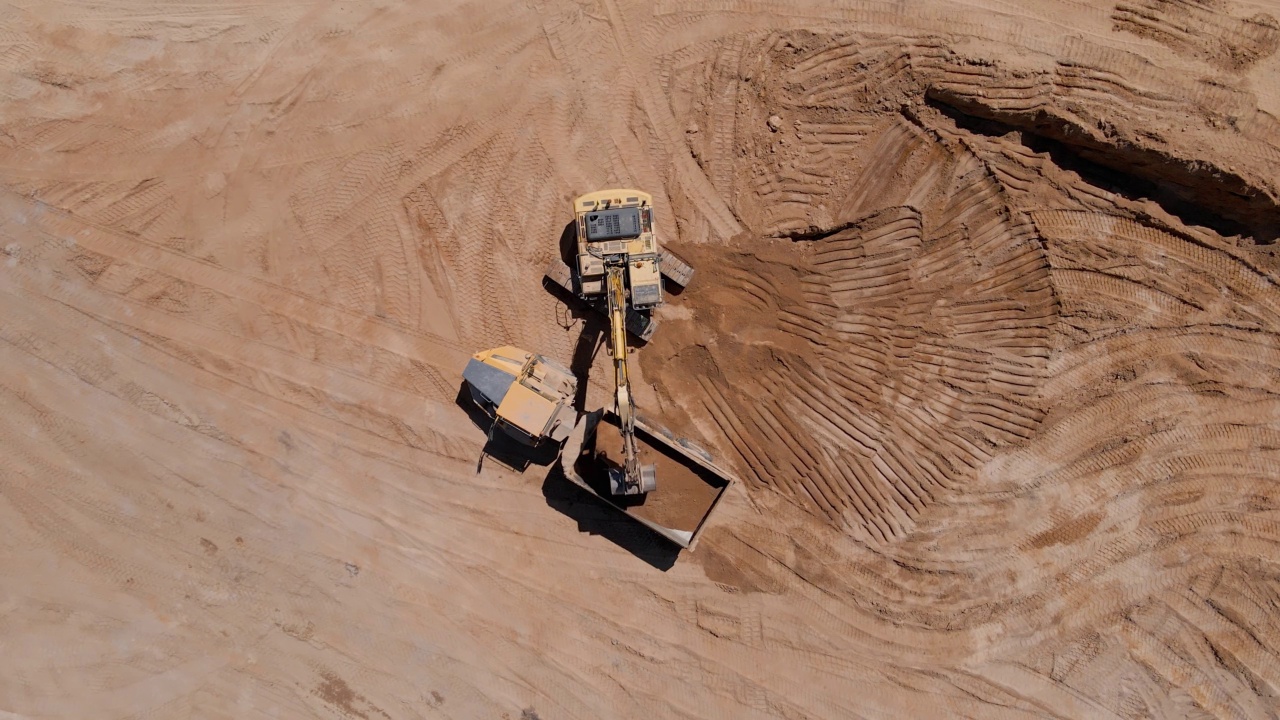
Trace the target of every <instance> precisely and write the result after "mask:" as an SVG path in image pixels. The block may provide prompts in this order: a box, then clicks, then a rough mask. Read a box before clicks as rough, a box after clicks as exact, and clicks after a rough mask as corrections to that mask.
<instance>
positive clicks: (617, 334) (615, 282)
mask: <svg viewBox="0 0 1280 720" xmlns="http://www.w3.org/2000/svg"><path fill="white" fill-rule="evenodd" d="M626 267H627V266H626V263H620V264H612V263H611V264H610V265H609V266H608V268H607V271H608V272H607V277H606V282H607V284H608V287H607V296H608V309H609V353H610V355H611V356H612V357H613V375H614V393H615V394H614V402H615V404H616V406H617V412H618V420H619V422H620V428H619V430H620V432H621V435H622V452H623V457H624V458H625V461H624V465H623V468H622V471H621V472H620V473H619V472H616V471H615V472H613V473H611V475H610V481H611V482H610V484H611V485H612V486H613V487H612V490H613V494H614V495H640V494H642V493H646V492H650V491H652V490H654V489H656V488H657V468H655V467H654V466H653V465H643V466H642V465H641V464H640V457H639V453H638V451H637V450H636V409H635V403H634V401H633V400H632V399H631V379H630V377H628V375H627V324H626V307H627V302H626V301H627V298H626V286H625V284H624V282H623V273H624V272H625V271H626Z"/></svg>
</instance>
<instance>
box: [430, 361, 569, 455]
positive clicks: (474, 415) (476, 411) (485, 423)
mask: <svg viewBox="0 0 1280 720" xmlns="http://www.w3.org/2000/svg"><path fill="white" fill-rule="evenodd" d="M454 402H455V403H456V404H457V405H458V407H460V408H462V410H463V412H465V413H466V414H467V417H469V418H471V422H473V423H475V426H476V427H478V428H480V429H481V430H482V431H484V433H485V434H486V435H487V436H488V440H486V441H485V444H484V450H482V451H481V454H480V457H479V458H478V459H477V460H476V472H480V470H481V468H483V467H484V461H485V458H490V459H493V460H496V461H498V462H499V463H501V464H503V465H506V466H507V467H509V468H511V469H512V470H515V471H517V472H524V471H525V470H527V469H528V468H529V466H530V465H551V464H552V463H554V462H555V461H556V458H557V457H558V456H559V450H560V449H559V447H557V446H555V445H554V444H551V443H544V445H543V446H541V447H536V448H535V447H529V446H528V445H525V444H524V443H521V442H519V441H517V440H516V439H515V438H513V437H511V436H509V435H507V434H506V433H504V432H502V431H501V430H499V429H497V428H496V427H494V422H495V421H494V418H493V417H492V416H491V415H489V414H488V413H486V412H485V411H484V410H482V409H481V408H480V406H478V405H476V403H475V401H474V400H472V399H471V393H470V391H469V390H468V389H467V383H466V382H465V381H464V382H463V383H462V385H461V386H460V387H459V388H458V397H457V399H455V400H454Z"/></svg>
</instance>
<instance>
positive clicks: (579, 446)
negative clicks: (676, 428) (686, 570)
mask: <svg viewBox="0 0 1280 720" xmlns="http://www.w3.org/2000/svg"><path fill="white" fill-rule="evenodd" d="M617 423H618V420H617V417H616V416H615V415H614V414H613V413H607V412H605V411H597V412H593V413H587V414H585V415H584V416H583V417H582V420H580V421H579V422H578V425H577V427H575V428H574V431H573V433H571V434H570V436H569V439H568V440H567V441H566V443H565V446H564V450H563V452H562V453H561V455H560V462H561V467H562V468H563V470H564V474H565V476H566V477H568V478H569V480H570V481H571V482H573V483H574V484H575V485H578V486H579V487H581V488H583V489H584V490H586V491H587V492H590V493H591V494H593V495H595V496H597V497H599V498H600V499H601V500H603V501H604V502H606V503H608V504H609V505H612V506H613V507H614V508H616V509H617V510H619V511H620V512H623V513H625V514H627V515H629V516H631V517H632V518H633V519H635V520H636V521H637V522H639V523H640V524H642V525H645V526H646V527H648V528H649V529H651V530H653V531H654V532H656V533H658V534H659V535H661V536H662V537H664V538H666V539H667V540H670V541H671V542H673V543H675V544H676V545H679V546H680V547H684V548H691V547H693V546H694V544H695V543H696V542H697V539H698V536H699V535H700V534H701V531H702V529H703V527H705V525H706V521H707V519H708V518H709V517H710V516H711V513H712V512H713V511H714V510H715V507H716V505H717V504H719V502H720V499H721V498H722V497H723V496H724V492H725V490H727V489H728V487H729V485H730V484H732V483H733V480H734V478H733V477H732V476H731V475H730V474H729V473H728V472H727V471H725V470H724V469H723V468H721V467H719V466H717V465H716V464H715V463H714V462H713V461H712V459H711V456H710V455H708V454H707V453H706V452H705V451H703V450H702V449H701V448H698V447H697V446H695V445H693V444H691V443H688V442H687V441H682V440H680V439H677V438H675V437H674V436H673V435H671V433H669V432H667V431H666V430H664V429H661V428H658V427H655V426H652V425H650V424H648V423H646V422H644V421H643V420H642V419H638V420H637V422H636V429H637V431H638V432H637V437H636V440H637V444H638V445H639V446H640V447H639V449H640V462H641V463H646V464H647V463H653V464H655V465H657V466H658V489H657V490H655V491H653V492H651V493H648V494H647V495H641V496H615V495H613V494H611V493H610V492H609V481H608V468H609V466H610V465H615V466H621V447H622V440H621V435H620V434H619V432H618V425H617Z"/></svg>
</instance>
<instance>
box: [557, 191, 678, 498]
mask: <svg viewBox="0 0 1280 720" xmlns="http://www.w3.org/2000/svg"><path fill="white" fill-rule="evenodd" d="M573 209H574V215H575V220H576V228H575V229H576V236H577V252H576V255H575V258H574V263H573V265H574V267H573V268H572V269H570V268H569V267H568V266H567V265H565V263H563V262H562V261H560V260H558V259H557V260H556V261H554V262H552V264H551V267H550V268H548V270H547V277H548V278H549V279H551V280H552V281H554V282H556V283H557V284H559V285H560V286H561V287H563V288H564V289H565V290H567V291H569V292H571V293H573V294H575V295H577V296H578V297H579V298H581V299H583V300H585V301H586V302H587V303H588V304H591V305H592V306H593V307H595V308H597V309H599V310H601V311H602V312H604V313H605V314H606V315H607V316H608V318H609V354H610V356H611V357H612V359H613V372H614V388H615V393H614V400H615V404H616V412H617V415H618V419H619V421H620V427H619V430H620V433H621V435H622V441H623V448H622V450H623V456H624V458H625V463H624V466H623V467H622V468H621V469H620V470H618V471H615V472H611V473H610V486H611V490H612V492H613V494H615V495H640V494H643V493H647V492H651V491H652V490H654V489H655V488H656V487H657V471H656V468H655V467H654V466H653V465H641V464H640V460H639V454H638V452H637V450H636V439H635V423H636V412H635V401H634V399H633V398H632V395H631V380H630V377H629V375H628V371H627V333H628V331H630V332H631V333H632V334H633V335H636V336H637V337H639V338H640V339H641V340H648V339H649V337H650V336H652V335H653V331H654V329H655V327H656V325H655V323H654V321H653V318H652V315H651V314H650V311H651V310H652V309H653V308H655V307H657V306H658V305H661V304H662V281H663V278H664V277H665V278H667V279H668V280H671V281H672V282H675V283H676V284H678V285H681V286H684V285H686V284H688V282H689V280H690V279H691V278H692V277H693V268H691V267H689V265H688V264H687V263H685V262H684V261H683V260H681V259H680V258H678V257H676V256H675V255H674V254H673V253H671V252H670V251H668V250H665V249H663V248H661V247H659V245H658V239H657V236H656V235H655V233H654V227H653V196H651V195H650V194H649V193H646V192H641V191H639V190H631V189H614V190H599V191H597V192H593V193H588V194H586V195H581V196H579V197H577V198H575V199H574V201H573ZM602 300H603V302H601V301H602Z"/></svg>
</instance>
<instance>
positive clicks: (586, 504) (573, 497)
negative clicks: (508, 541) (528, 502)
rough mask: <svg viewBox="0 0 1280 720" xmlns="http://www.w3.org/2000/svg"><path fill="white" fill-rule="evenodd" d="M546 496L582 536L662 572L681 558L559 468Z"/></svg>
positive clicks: (549, 481) (549, 476)
mask: <svg viewBox="0 0 1280 720" xmlns="http://www.w3.org/2000/svg"><path fill="white" fill-rule="evenodd" d="M542 495H543V497H545V498H546V499H547V505H549V506H551V507H552V508H554V509H556V510H558V511H559V512H560V513H562V514H564V515H566V516H567V517H569V518H571V519H572V520H574V521H576V522H577V523H578V532H585V533H589V534H591V535H599V536H601V537H603V538H605V539H606V540H608V541H610V542H612V543H613V544H614V545H617V546H618V547H620V548H622V549H623V550H626V551H627V552H629V553H631V554H632V555H635V556H636V557H637V558H640V559H641V560H643V561H645V562H646V563H649V564H650V565H652V566H653V567H655V568H657V569H658V570H661V571H663V572H666V571H667V570H670V569H671V568H672V566H674V565H675V564H676V558H678V557H679V556H680V548H679V547H677V546H676V545H674V544H672V543H670V542H668V541H667V540H665V539H664V538H662V537H660V536H659V535H657V534H655V533H653V532H652V531H650V530H649V529H648V528H646V527H644V526H643V525H641V524H640V523H638V522H636V521H635V520H632V519H631V518H629V517H627V516H626V515H624V514H623V513H621V512H618V510H616V509H615V508H611V507H609V506H608V504H606V503H605V502H604V501H603V500H601V499H600V498H597V497H595V496H593V495H592V494H591V493H589V492H587V491H586V490H583V489H582V488H580V487H578V486H577V485H574V484H573V483H572V482H570V481H569V478H567V477H565V476H564V471H563V470H562V469H561V468H560V465H559V464H556V465H555V466H553V467H552V468H551V471H550V472H548V473H547V479H546V481H544V482H543V484H542Z"/></svg>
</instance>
